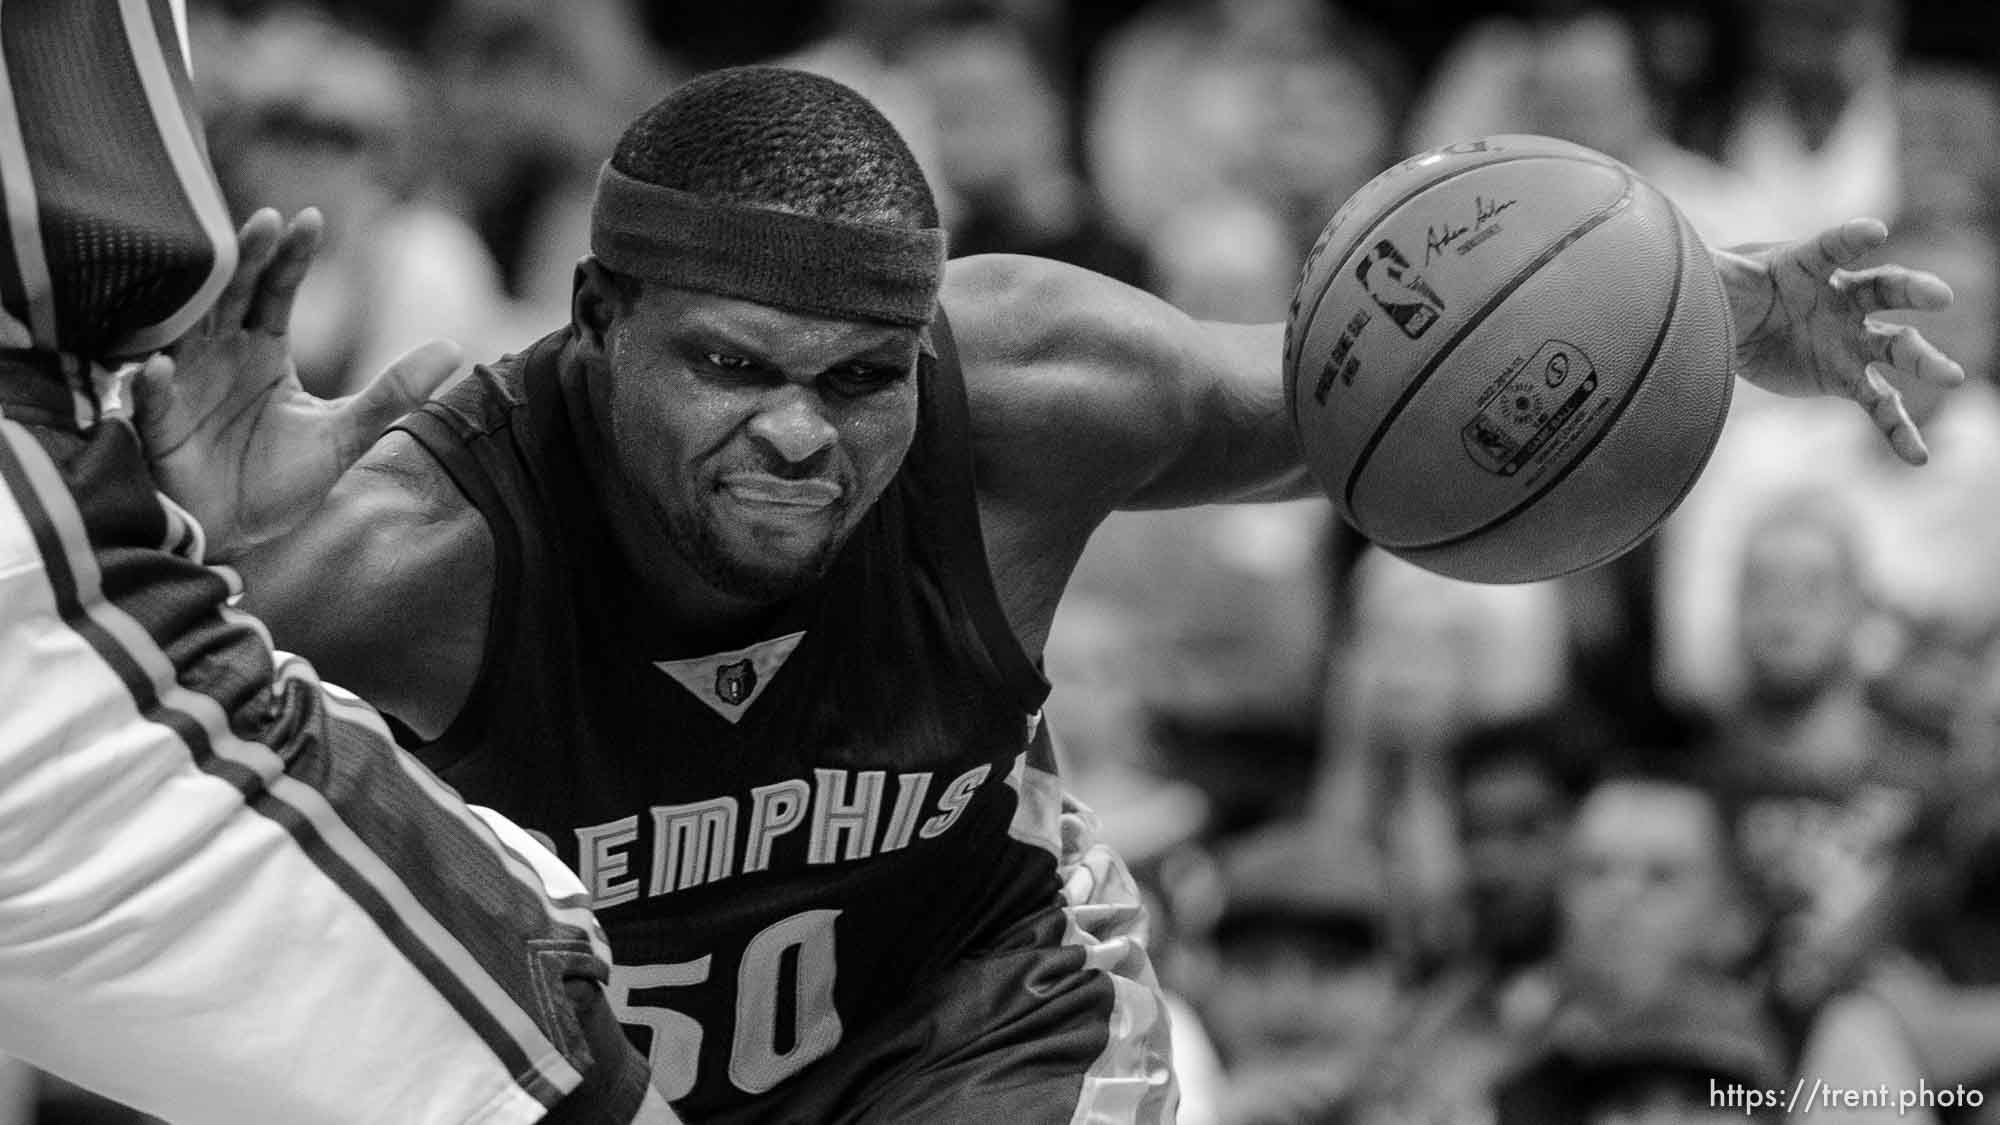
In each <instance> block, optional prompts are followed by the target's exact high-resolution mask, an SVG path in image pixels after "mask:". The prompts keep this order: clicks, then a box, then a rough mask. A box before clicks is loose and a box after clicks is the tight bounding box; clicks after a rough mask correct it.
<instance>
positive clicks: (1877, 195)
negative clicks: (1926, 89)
mask: <svg viewBox="0 0 2000 1125" xmlns="http://www.w3.org/2000/svg"><path fill="white" fill-rule="evenodd" d="M1745 10H1746V13H1747V19H1748V29H1747V30H1748V40H1747V43H1748V58H1747V59H1746V66H1747V68H1748V70H1749V75H1750V77H1749V80H1748V82H1747V83H1746V86H1745V90H1744V99H1743V102H1742V104H1741V106H1740V107H1739V109H1738V112H1737V115H1736V117H1735V120H1734V121H1732V122H1731V124H1730V126H1729V129H1728V134H1727V138H1726V140H1725V142H1724V145H1723V162H1724V163H1726V164H1727V165H1729V166H1730V167H1731V168H1733V169H1735V170H1736V171H1737V172H1739V173H1741V174H1742V175H1744V176H1746V177H1747V178H1748V179H1749V180H1750V182H1751V184H1752V189H1753V191H1754V192H1755V193H1756V194H1757V196H1758V197H1759V198H1760V199H1761V200H1763V202H1764V204H1765V206H1766V211H1765V215H1766V217H1768V218H1769V219H1770V220H1771V221H1772V222H1773V223H1774V224H1776V225H1774V226H1773V227H1772V228H1771V229H1769V230H1767V231H1765V232H1764V233H1763V234H1762V235H1761V236H1760V238H1761V239H1762V240H1766V241H1769V240H1774V239H1781V238H1802V237H1805V236H1807V235H1810V234H1812V233H1813V232H1815V231H1818V230H1821V229H1823V228H1825V227H1829V226H1832V225H1834V224H1835V223H1839V222H1843V221H1845V220H1847V219H1851V218H1853V217H1855V216H1856V215H1872V216H1874V217H1876V218H1879V219H1883V220H1885V221H1892V222H1893V221H1894V220H1895V219H1896V217H1897V210H1898V204H1899V202H1900V196H1901V190H1900V186H1899V184H1898V178H1899V177H1898V165H1899V162H1900V161H1901V159H1902V152H1901V150H1900V149H1899V147H1898V143H1899V142H1898V128H1897V120H1896V100H1895V67H1896V60H1897V53H1898V50H1899V42H1900V37H1899V33H1900V30H1901V27H1900V25H1901V15H1902V8H1901V3H1900V0H1749V2H1748V3H1747V5H1746V9H1745Z"/></svg>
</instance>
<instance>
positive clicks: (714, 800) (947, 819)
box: [576, 764, 993, 910]
mask: <svg viewBox="0 0 2000 1125" xmlns="http://www.w3.org/2000/svg"><path fill="white" fill-rule="evenodd" d="M992 771H993V767H992V765H991V764H982V765H977V766H974V767H972V768H971V769H968V770H966V771H965V772H964V773H961V774H959V775H958V776H957V777H955V778H952V779H951V780H950V781H948V782H945V783H944V784H942V785H940V784H938V778H937V776H936V775H935V774H934V773H933V772H932V771H928V770H927V771H923V772H920V773H899V774H896V775H895V778H894V780H893V781H892V780H891V779H890V777H889V774H888V771H886V770H847V769H815V770H813V776H812V780H811V781H807V780H805V779H803V778H790V779H787V780H784V781H778V782H774V783H772V784H770V785H759V786H757V787H756V788H754V789H752V790H751V791H750V793H749V795H748V796H747V797H744V798H742V799H739V798H737V797H729V796H725V797H711V798H709V799H707V800H705V801H693V802H690V803H687V804H681V805H654V806H653V807H652V808H651V809H649V810H647V815H648V816H649V817H650V818H651V819H652V829H653V831H652V848H651V855H650V857H648V856H647V855H645V854H644V849H641V848H639V847H637V845H638V843H639V836H640V830H639V816H638V814H636V813H635V814H633V815H631V816H626V817H621V818H619V819H617V820H612V821H607V822H605V823H603V824H593V825H589V826H587V827H582V828H578V829H577V830H576V845H577V873H578V874H579V875H580V876H582V878H583V885H584V886H585V887H586V888H588V889H589V891H590V895H591V900H592V904H593V905H594V906H595V907H596V908H598V909H600V910H602V909H605V908H607V907H612V906H618V905H621V904H623V903H627V902H632V901H635V900H636V899H638V898H639V897H640V896H641V895H645V896H647V897H649V898H650V897H657V896H660V895H669V894H672V893H674V892H675V891H682V890H686V889H688V888H689V887H698V886H703V885H706V884H710V883H716V882H720V881H722V880H724V879H728V878H731V877H734V876H737V875H748V874H751V873H753V872H757V871H765V870H769V869H770V868H771V867H772V865H773V864H772V857H773V854H774V853H776V852H778V851H780V850H796V849H799V848H801V847H803V849H804V853H805V862H806V864H808V865H811V866H823V865H826V864H832V863H844V862H847V861H849V860H857V859H867V858H868V857H869V856H872V855H881V854H884V853H887V852H893V851H898V850H900V849H902V848H905V847H908V846H909V845H910V842H911V841H912V840H913V839H923V840H930V839H935V838H936V837H938V836H942V835H943V834H945V833H946V832H948V831H950V830H951V827H952V825H954V824H956V823H958V819H959V816H960V815H961V814H963V813H964V812H965V808H966V806H967V805H969V804H970V803H971V802H972V799H973V797H974V795H975V794H977V792H978V791H979V787H980V786H981V785H983V784H985V783H986V782H987V780H988V779H989V778H990V777H991V775H992ZM649 858H650V862H648V859H649ZM794 862H796V861H790V860H788V862H786V863H785V864H784V865H785V866H791V865H792V863H794Z"/></svg>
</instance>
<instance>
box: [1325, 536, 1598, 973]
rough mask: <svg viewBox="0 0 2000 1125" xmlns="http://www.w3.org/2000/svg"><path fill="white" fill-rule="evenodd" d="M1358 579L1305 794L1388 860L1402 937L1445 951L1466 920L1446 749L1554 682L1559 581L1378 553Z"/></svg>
mask: <svg viewBox="0 0 2000 1125" xmlns="http://www.w3.org/2000/svg"><path fill="white" fill-rule="evenodd" d="M1353 581H1354V584H1355V597H1354V615H1353V620H1352V622H1351V624H1350V625H1349V626H1348V627H1347V628H1346V629H1345V631H1344V633H1343V635H1342V636H1340V637H1339V638H1338V639H1337V643H1336V645H1335V647H1334V650H1333V652H1332V655H1331V658H1330V659H1329V661H1328V664H1327V668H1328V673H1327V674H1328V688H1327V693H1326V708H1327V710H1326V716H1327V718H1326V720H1325V724H1324V726H1323V728H1322V731H1321V738H1322V741H1323V745H1324V749H1323V751H1322V753H1321V759H1320V768H1321V771H1322V772H1321V777H1320V782H1319V785H1318V787H1317V792H1316V794H1315V799H1314V804H1315V807H1316V809H1317V810H1318V813H1317V815H1320V816H1323V817H1325V818H1326V819H1327V822H1328V823H1329V824H1330V825H1332V826H1333V830H1334V831H1335V832H1336V834H1338V835H1340V836H1342V837H1344V838H1353V839H1357V840H1363V841H1368V842H1370V843H1371V844H1373V845H1374V846H1376V847H1378V848H1380V849H1381V850H1382V853H1383V854H1384V855H1385V857H1386V858H1387V862H1388V864H1389V868H1390V873H1391V880H1392V882H1393V884H1394V886H1395V887H1396V892H1397V894H1396V898H1397V932H1398V943H1399V945H1401V946H1403V947H1404V948H1405V952H1406V953H1407V954H1408V955H1410V956H1413V957H1418V958H1424V957H1435V956H1440V955H1444V954H1447V953H1450V952H1455V951H1457V950H1458V949H1460V948H1461V947H1462V946H1463V943H1464V941H1465V938H1466V929H1467V919H1466V916H1465V912H1464V906H1463V903H1464V899H1463V894H1464V879H1465V872H1464V861H1463V857H1462V856H1461V855H1460V852H1459V846H1458V837H1459V832H1458V828H1457V815H1458V799H1457V797H1456V795H1455V794H1454V792H1453V790H1452V782H1451V773H1450V763H1449V760H1448V758H1449V753H1448V752H1449V748H1450V746H1451V745H1452V743H1453V742H1454V741H1455V740H1457V739H1458V738H1459V737H1460V736H1461V735H1462V734H1463V733H1464V732H1465V730H1466V729H1467V728H1468V727H1469V726H1470V725H1471V724H1473V723H1475V722H1479V721H1486V720H1493V719H1499V718H1504V717H1507V716H1510V715H1516V714H1520V713H1523V712H1526V711H1530V710H1534V709H1536V708H1538V707H1541V706H1543V705H1546V704H1548V703H1550V702H1552V701H1554V700H1555V699H1556V698H1558V697H1559V696H1561V695H1562V694H1563V638H1562V617H1561V607H1560V602H1559V600H1558V587H1556V586H1555V585H1553V584H1550V583H1540V584H1531V585H1520V586H1479V585H1474V584H1471V583H1466V582H1457V581H1454V580H1452V579H1448V578H1443V577H1440V576H1438V575H1435V574H1432V573H1431V572H1429V571H1426V570H1422V569H1420V568H1418V567H1417V566H1415V565H1414V564H1412V563H1408V562H1404V561H1402V560H1401V559H1398V558H1396V557H1395V556H1393V555H1390V554H1387V553H1386V552H1381V551H1370V552H1368V553H1366V554H1364V555H1363V556H1362V558H1361V560H1360V561H1359V563H1358V564H1357V566H1356V568H1355V571H1354V579H1353Z"/></svg>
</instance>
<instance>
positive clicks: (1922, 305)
mask: <svg viewBox="0 0 2000 1125" xmlns="http://www.w3.org/2000/svg"><path fill="white" fill-rule="evenodd" d="M1831 280H1832V283H1833V287H1834V288H1835V289H1837V290H1839V291H1840V292H1842V293H1845V294H1847V295H1848V296H1849V297H1851V298H1852V299H1853V301H1854V303H1855V305H1857V306H1858V307H1859V308H1860V309H1861V311H1862V312H1863V313H1877V312H1883V311H1885V310H1889V309H1915V310H1918V311H1920V312H1936V311H1937V310H1939V309H1943V308H1947V307H1949V306H1950V305H1951V302H1952V297H1953V294H1952V291H1951V286H1949V285H1947V284H1945V282H1944V279H1943V278H1941V277H1939V276H1938V275H1936V274H1934V273H1929V272H1927V271H1924V270H1913V269H1910V268H1908V267H1907V266H1876V267H1875V268H1874V269H1867V270H1841V271H1839V272H1837V273H1835V274H1834V275H1833V277H1832V279H1831Z"/></svg>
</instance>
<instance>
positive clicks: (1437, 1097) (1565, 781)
mask: <svg viewBox="0 0 2000 1125" xmlns="http://www.w3.org/2000/svg"><path fill="white" fill-rule="evenodd" d="M1606 745H1607V743H1606V741H1605V740H1604V739H1603V738H1601V737H1600V736H1599V735H1598V734H1597V733H1596V731H1595V729H1594V724H1592V723H1590V722H1589V721H1588V718H1587V716H1584V715H1581V714H1579V713H1577V712H1575V711H1573V710H1569V709H1561V710H1549V711H1542V712H1537V713H1535V714H1532V715H1529V716H1525V717H1522V718H1519V719H1513V720H1507V721H1503V722H1498V723H1484V724H1479V725H1476V726H1474V727H1473V728H1472V729H1471V730H1470V731H1469V732H1468V733H1467V734H1466V735H1465V737H1464V738H1462V739H1460V740H1458V742H1457V743H1456V744H1455V745H1454V747H1453V748H1452V752H1451V763H1452V777H1453V782H1454V786H1453V788H1454V791H1455V793H1456V794H1457V796H1458V797H1459V800H1460V802H1461V805H1460V822H1461V824H1462V826H1463V832H1464V849H1465V855H1466V871H1467V891H1468V893H1469V900H1470V905H1471V923H1472V928H1471V939H1470V947H1469V949H1468V951H1467V953H1466V954H1465V955H1462V956H1459V957H1456V958H1453V959H1450V960H1447V961H1445V962H1443V963H1441V964H1439V965H1438V966H1436V967H1435V968H1434V969H1433V971H1432V972H1431V973H1430V974H1428V976H1427V977H1425V978H1424V979H1422V980H1420V981H1417V982H1415V984H1414V985H1413V987H1412V988H1411V989H1409V993H1408V994H1409V999H1408V1000H1407V1001H1406V1005H1405V1006H1406V1010H1407V1014H1406V1015H1405V1016H1404V1017H1403V1018H1402V1019H1400V1020H1399V1021H1398V1028H1397V1033H1396V1037H1395V1040H1394V1042H1393V1044H1392V1045H1391V1046H1390V1047H1389V1048H1388V1049H1386V1050H1384V1051H1383V1052H1382V1053H1381V1055H1380V1056H1379V1057H1378V1058H1377V1060H1376V1061H1375V1064H1374V1065H1373V1066H1371V1067H1370V1069H1369V1073H1368V1075H1367V1076H1366V1077H1365V1078H1364V1079H1363V1080H1362V1082H1361V1084H1360V1085H1359V1087H1358V1088H1357V1089H1356V1090H1355V1092H1354V1093H1353V1094H1352V1095H1351V1098H1350V1102H1351V1104H1352V1107H1353V1111H1354V1116H1353V1120H1354V1121H1356V1122H1363V1123H1374V1122H1382V1123H1384V1125H1391V1123H1394V1125H1401V1123H1404V1122H1437V1123H1442V1125H1459V1123H1464V1125H1470V1123H1472V1122H1477V1121H1484V1120H1487V1113H1488V1112H1489V1108H1488V1107H1489V1105H1490V1101H1491V1098H1492V1095H1493V1091H1494V1087H1495V1085H1496V1083H1497V1082H1498V1081H1499V1080H1500V1078H1501V1076H1502V1075H1503V1074H1505V1073H1506V1072H1507V1071H1508V1070H1509V1069H1510V1068H1512V1067H1514V1066H1515V1065H1517V1064H1518V1063H1519V1061H1520V1059H1521V1058H1522V1056H1523V1054H1524V1053H1525V1052H1526V1051H1527V1050H1528V1049H1529V1048H1530V1047H1531V1046H1532V1045H1533V1044H1534V1042H1535V1041H1536V1040H1537V1038H1538V1037H1539V1036H1540V1035H1541V1034H1542V1032H1543V1030H1544V1028H1545V1025H1546V1023H1547V1021H1548V1020H1549V1019H1550V1017H1551V1016H1552V1014H1553V1013H1554V1011H1555V1008H1556V1005H1557V1002H1558V1000H1559V994H1558V980H1557V977H1556V974H1555V972H1554V968H1553V964H1552V954H1553V952H1554V947H1555V937H1556V935H1555V930H1556V924H1555V923H1556V892H1557V887H1558V883H1559V880H1560V877H1561V873H1562V867H1563V861H1564V855H1565V851H1566V848H1567V846H1568V841H1569V833H1570V828H1571V819H1572V817H1573V815H1574V812H1575V808H1576V803H1577V801H1578V800H1579V798H1580V797H1581V796H1582V795H1583V793H1584V791H1585V790H1586V788H1587V787H1588V784H1589V778H1590V777H1591V775H1592V774H1593V773H1594V772H1595V769H1596V765H1597V763H1596V761H1595V760H1594V759H1595V756H1597V755H1601V754H1603V753H1604V751H1605V748H1606Z"/></svg>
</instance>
